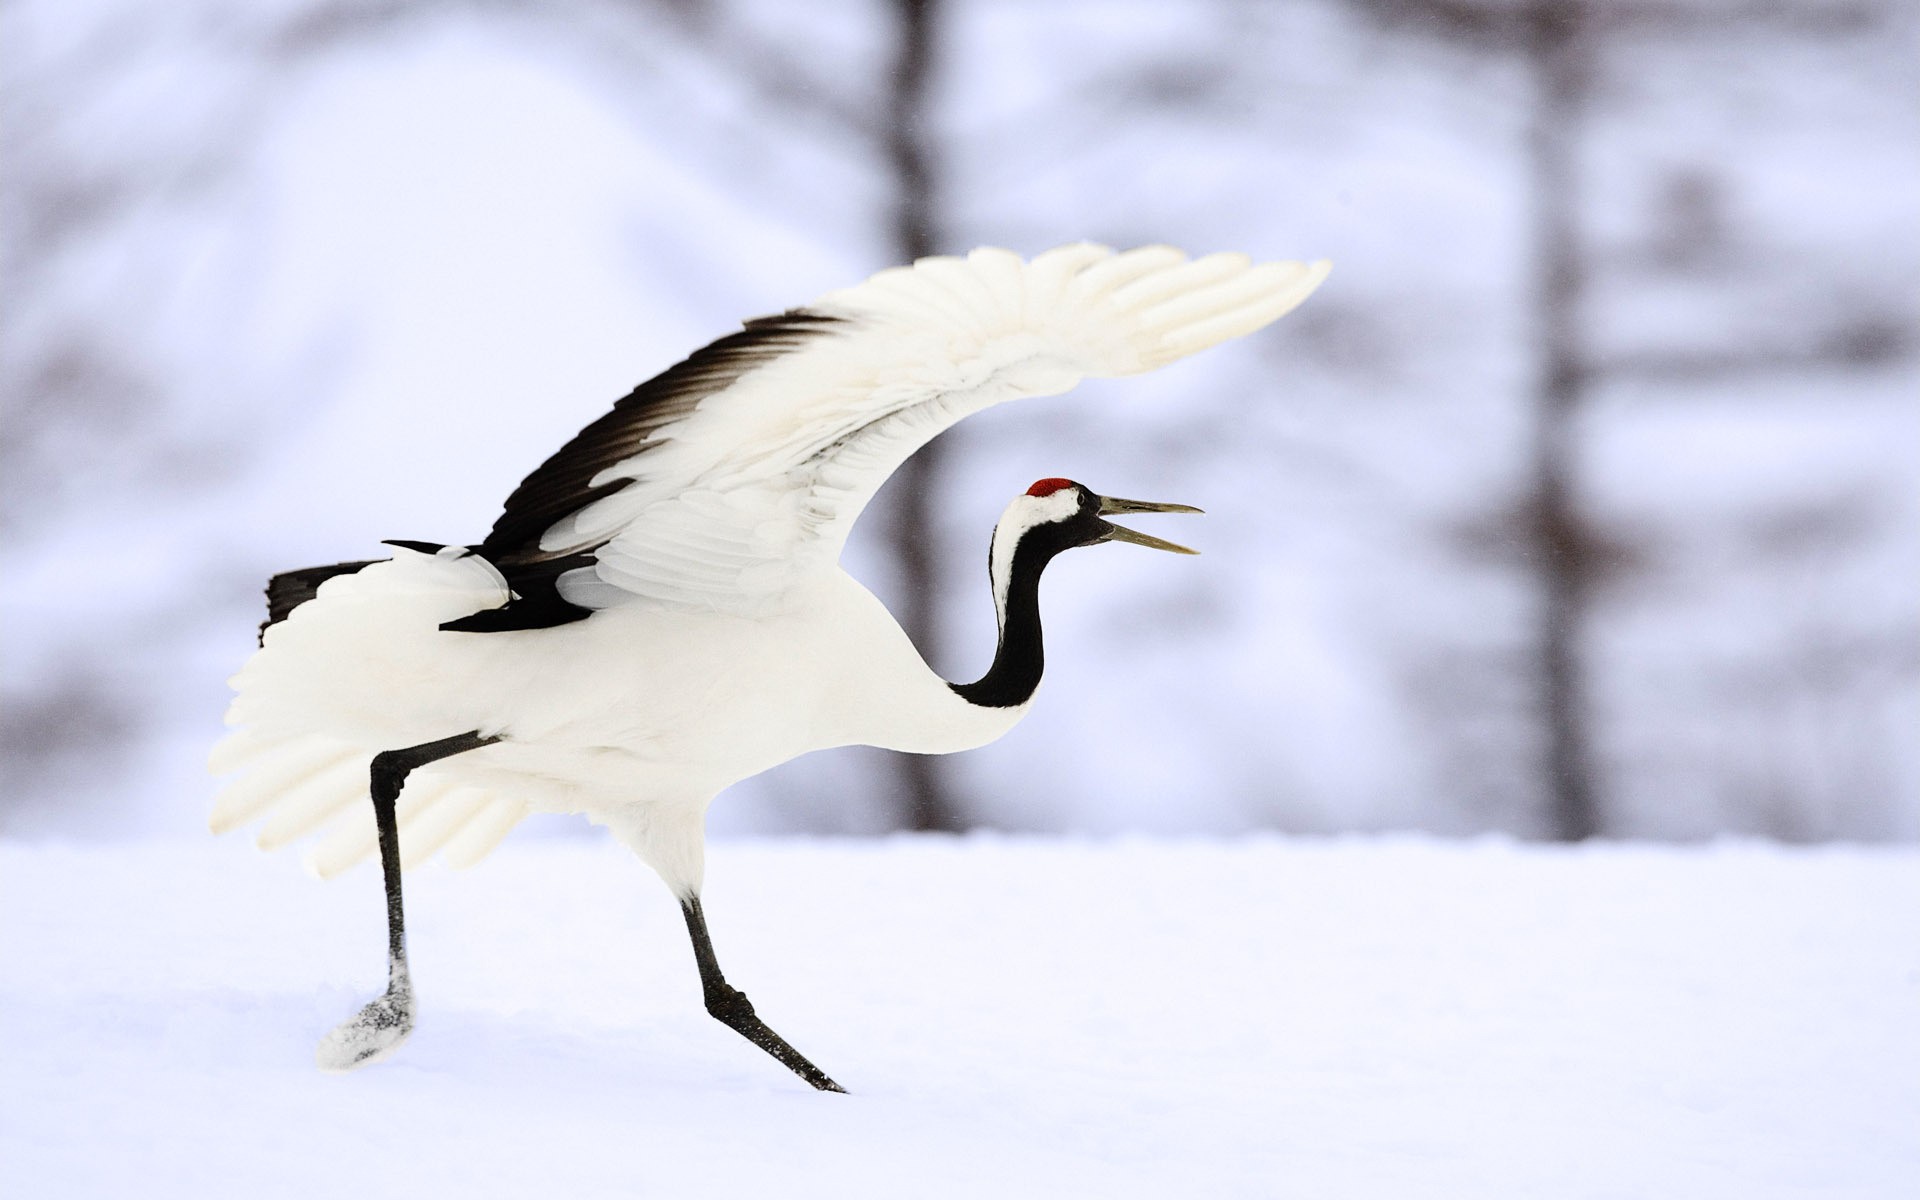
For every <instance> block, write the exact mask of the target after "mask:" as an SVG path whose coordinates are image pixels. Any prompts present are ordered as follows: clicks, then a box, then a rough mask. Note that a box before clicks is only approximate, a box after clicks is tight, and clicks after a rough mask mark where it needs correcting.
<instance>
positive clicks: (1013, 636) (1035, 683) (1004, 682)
mask: <svg viewBox="0 0 1920 1200" xmlns="http://www.w3.org/2000/svg"><path fill="white" fill-rule="evenodd" d="M1048 542H1049V539H1047V538H1044V537H1041V538H1035V537H1032V536H1028V537H1024V538H1022V539H1021V540H1020V543H1019V544H1018V545H1017V546H1016V547H1015V548H1014V551H1013V569H1012V570H1011V571H1010V572H1009V573H1008V582H1007V604H1006V610H1005V612H1003V613H1002V614H1001V617H1000V644H999V646H997V647H996V648H995V649H994V652H993V665H992V666H991V667H988V668H987V673H986V674H985V675H982V676H981V677H980V678H979V679H977V680H975V681H974V682H972V683H950V684H948V685H947V686H948V687H950V688H952V689H953V690H954V691H955V692H957V693H959V696H960V698H961V699H962V700H965V701H966V702H967V703H969V704H977V705H979V706H980V707H982V708H1017V707H1019V706H1020V705H1022V704H1025V703H1026V702H1027V701H1028V700H1030V699H1032V697H1033V692H1034V689H1035V688H1037V687H1039V686H1040V675H1041V672H1043V671H1044V670H1045V669H1046V654H1045V652H1044V650H1043V648H1042V646H1041V642H1040V573H1041V572H1042V571H1044V570H1046V569H1047V563H1049V562H1051V561H1052V560H1053V556H1054V555H1055V554H1057V553H1059V552H1060V551H1061V550H1063V549H1065V548H1066V547H1065V546H1064V545H1061V546H1055V545H1050V544H1048Z"/></svg>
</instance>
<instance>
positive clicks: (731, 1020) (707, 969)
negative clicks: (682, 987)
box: [680, 896, 847, 1092]
mask: <svg viewBox="0 0 1920 1200" xmlns="http://www.w3.org/2000/svg"><path fill="white" fill-rule="evenodd" d="M680 911H681V912H682V913H684V914H685V915H686V918H687V932H688V933H689V934H691V935H692V936H693V960H694V961H695V962H696V963H698V964H700V990H701V991H702V992H704V993H705V994H706V1000H707V1012H708V1013H710V1014H711V1015H712V1016H713V1017H714V1018H715V1019H716V1020H718V1021H720V1022H721V1023H722V1024H724V1025H726V1026H727V1028H729V1029H731V1030H733V1031H734V1032H736V1033H738V1034H739V1035H740V1036H741V1037H743V1038H746V1039H747V1040H748V1041H750V1042H752V1043H753V1044H754V1045H756V1046H758V1047H760V1048H761V1049H762V1050H765V1051H766V1052H767V1053H768V1054H771V1055H773V1056H774V1057H775V1058H777V1059H779V1060H780V1063H781V1065H783V1066H785V1067H786V1068H787V1069H788V1070H789V1071H792V1072H793V1073H794V1074H795V1075H798V1076H799V1077H800V1078H802V1079H804V1080H806V1081H807V1082H808V1083H810V1084H812V1085H813V1086H814V1087H816V1088H819V1089H820V1090H821V1091H823V1092H845V1091H846V1090H847V1089H845V1088H843V1087H841V1086H840V1085H839V1084H837V1083H835V1082H834V1081H833V1080H831V1079H829V1078H827V1073H826V1072H825V1071H822V1070H821V1069H820V1068H819V1067H816V1066H814V1065H813V1064H812V1063H810V1062H808V1061H807V1059H806V1056H805V1055H803V1054H801V1053H800V1052H799V1051H798V1050H795V1049H794V1048H793V1047H792V1046H789V1045H788V1044H787V1040H786V1039H785V1038H783V1037H781V1036H780V1035H779V1034H777V1033H775V1032H774V1031H773V1030H771V1029H769V1028H767V1023H766V1022H765V1021H762V1020H761V1019H760V1018H759V1017H757V1016H755V1015H754V1012H753V1004H752V1003H751V1002H750V1001H748V999H747V994H746V993H745V992H743V991H740V990H738V989H737V988H735V987H733V986H732V985H731V984H729V983H728V982H727V977H726V976H724V975H722V974H721V973H720V960H719V959H717V958H715V957H714V956H713V939H712V938H711V937H709V936H707V917H706V914H705V913H703V912H701V911H700V897H698V896H693V897H690V898H688V899H686V900H683V901H681V902H680Z"/></svg>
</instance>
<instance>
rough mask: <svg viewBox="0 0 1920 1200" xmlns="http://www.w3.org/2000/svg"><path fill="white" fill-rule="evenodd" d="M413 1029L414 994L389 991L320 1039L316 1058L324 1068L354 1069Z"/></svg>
mask: <svg viewBox="0 0 1920 1200" xmlns="http://www.w3.org/2000/svg"><path fill="white" fill-rule="evenodd" d="M412 1032H413V998H412V997H411V996H410V995H407V994H405V993H401V994H395V993H393V992H387V993H386V994H385V995H383V996H381V997H380V998H379V999H378V1000H375V1001H374V1002H373V1003H371V1004H369V1005H367V1006H366V1007H365V1008H363V1009H361V1010H360V1011H359V1012H357V1013H355V1014H354V1015H353V1016H352V1017H351V1018H349V1019H348V1020H346V1021H343V1022H341V1023H340V1025H339V1026H337V1027H336V1028H335V1029H334V1030H333V1032H332V1033H329V1034H328V1035H327V1036H326V1037H324V1038H322V1039H320V1046H319V1048H318V1049H316V1050H315V1051H314V1054H313V1060H314V1062H315V1063H316V1064H318V1065H319V1067H320V1069H321V1070H322V1071H351V1070H353V1069H354V1068H355V1067H364V1066H366V1065H367V1064H368V1063H372V1062H379V1061H380V1060H381V1059H383V1058H385V1057H387V1056H388V1055H389V1054H392V1053H393V1052H394V1051H395V1050H398V1049H399V1048H400V1043H402V1042H404V1041H406V1040H407V1035H408V1034H410V1033H412Z"/></svg>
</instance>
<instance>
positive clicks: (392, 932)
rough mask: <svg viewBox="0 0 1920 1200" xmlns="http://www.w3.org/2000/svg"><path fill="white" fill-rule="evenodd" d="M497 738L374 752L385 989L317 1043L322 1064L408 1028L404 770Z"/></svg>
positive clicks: (366, 1053)
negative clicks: (401, 814)
mask: <svg viewBox="0 0 1920 1200" xmlns="http://www.w3.org/2000/svg"><path fill="white" fill-rule="evenodd" d="M499 740H500V739H499V738H490V737H481V736H480V734H479V733H478V732H477V731H476V732H473V733H463V734H459V735H458V736H455V737H450V738H442V739H440V740H439V741H437V742H425V743H423V744H421V745H418V746H408V747H407V748H405V749H403V750H387V751H383V752H382V753H379V754H376V755H374V756H373V765H372V768H371V769H370V771H369V776H370V780H369V783H370V789H369V790H370V791H371V792H372V794H373V822H374V825H375V827H376V828H377V829H378V830H379V833H380V870H381V873H382V874H383V875H384V876H385V878H386V887H387V990H386V992H385V993H384V994H382V995H381V996H380V997H379V999H377V1000H374V1001H373V1002H372V1003H370V1004H368V1005H367V1006H366V1007H365V1008H363V1009H361V1010H360V1011H359V1012H358V1013H356V1014H354V1016H352V1017H351V1018H349V1019H348V1020H347V1021H346V1022H345V1023H344V1024H342V1025H340V1026H339V1027H337V1028H336V1029H334V1031H333V1032H332V1033H329V1034H328V1035H327V1036H326V1038H325V1039H324V1040H323V1041H322V1042H321V1043H320V1049H319V1051H318V1053H317V1054H316V1056H315V1057H316V1058H317V1060H318V1061H319V1063H320V1066H321V1067H322V1068H323V1069H325V1070H329V1071H345V1070H349V1069H351V1068H353V1067H357V1066H361V1065H363V1064H365V1063H369V1062H372V1061H374V1060H375V1059H378V1058H382V1057H384V1056H385V1055H387V1054H390V1053H392V1052H393V1050H394V1049H396V1048H397V1047H398V1046H399V1045H400V1043H401V1042H403V1041H405V1040H406V1038H407V1035H408V1034H409V1033H412V1032H413V980H412V977H411V976H410V975H409V974H408V972H407V924H406V911H405V907H404V905H402V903H401V899H400V827H399V822H398V821H397V820H396V819H395V816H394V807H395V805H396V804H397V803H398V801H399V799H400V789H401V788H403V787H405V786H406V782H407V776H408V774H410V773H411V772H412V771H413V769H414V768H415V767H424V766H426V765H427V764H428V763H431V762H438V761H439V760H441V759H443V758H450V757H452V756H453V755H455V754H461V753H464V752H465V751H468V750H477V749H479V748H480V747H481V746H490V745H492V744H493V743H494V742H497V741H499Z"/></svg>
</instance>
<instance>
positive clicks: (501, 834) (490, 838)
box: [440, 796, 527, 867]
mask: <svg viewBox="0 0 1920 1200" xmlns="http://www.w3.org/2000/svg"><path fill="white" fill-rule="evenodd" d="M526 815H527V806H526V805H525V804H522V803H521V802H520V801H518V800H508V799H504V798H502V797H499V796H493V797H490V798H489V801H488V803H487V806H486V807H485V808H483V809H481V810H480V811H479V812H478V813H476V814H475V815H474V816H473V817H472V819H470V820H468V821H467V823H466V824H465V825H462V826H461V827H460V829H459V831H458V832H456V833H455V834H454V835H453V836H452V837H451V838H450V839H448V841H447V844H446V848H445V849H443V850H441V852H440V856H441V857H442V858H444V859H446V861H447V865H448V866H451V867H470V866H472V865H473V864H475V863H477V862H479V861H480V860H481V859H483V858H485V857H486V856H487V855H489V854H491V853H493V848H494V847H495V846H498V845H499V844H500V842H501V840H502V839H504V838H505V837H506V836H507V834H508V833H510V832H512V830H513V827H514V826H515V825H518V824H519V823H520V820H521V818H523V817H525V816H526Z"/></svg>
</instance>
